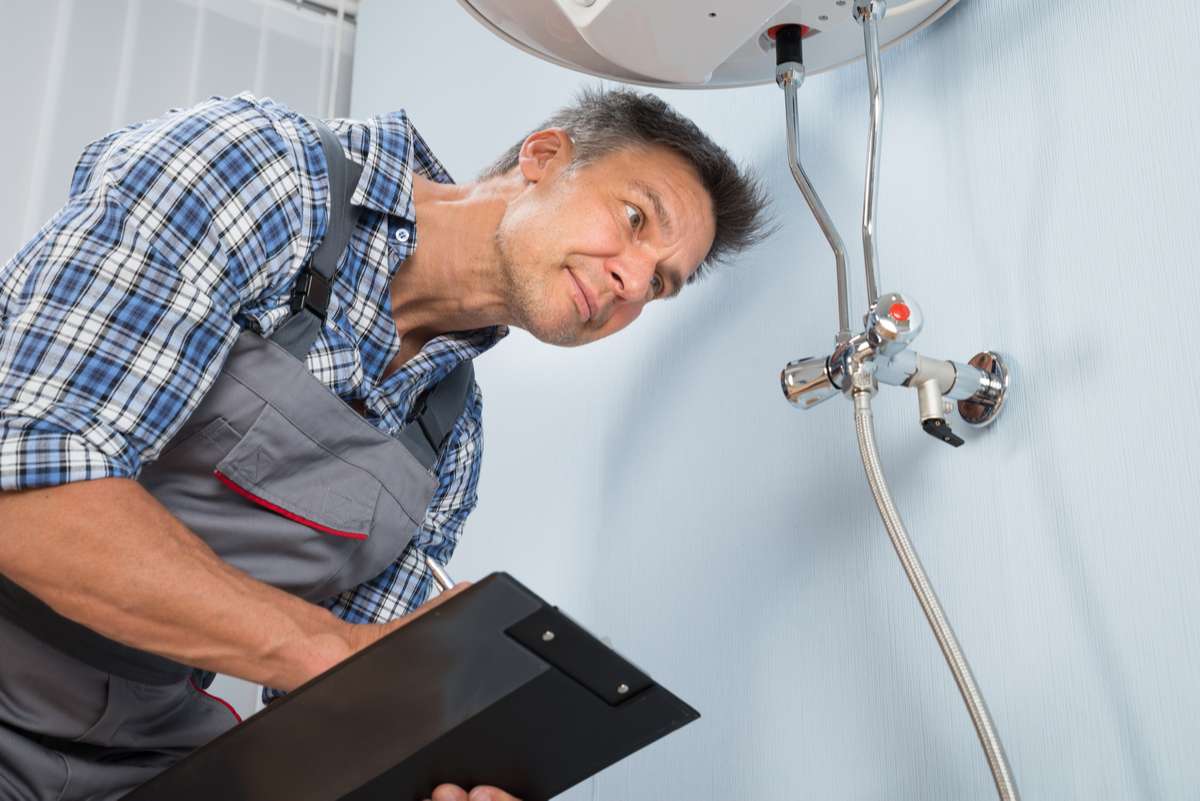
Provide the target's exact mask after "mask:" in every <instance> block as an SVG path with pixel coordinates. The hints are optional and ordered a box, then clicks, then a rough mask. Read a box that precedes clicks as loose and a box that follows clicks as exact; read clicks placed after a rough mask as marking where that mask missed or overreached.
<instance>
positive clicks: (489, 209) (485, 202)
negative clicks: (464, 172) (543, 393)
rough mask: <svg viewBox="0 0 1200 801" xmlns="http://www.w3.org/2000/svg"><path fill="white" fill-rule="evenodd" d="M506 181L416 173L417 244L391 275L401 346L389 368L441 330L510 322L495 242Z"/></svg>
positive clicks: (414, 185) (404, 359) (392, 295)
mask: <svg viewBox="0 0 1200 801" xmlns="http://www.w3.org/2000/svg"><path fill="white" fill-rule="evenodd" d="M506 188H507V187H506V186H504V185H503V181H489V182H487V183H479V184H463V185H456V184H439V183H437V182H435V181H430V180H429V179H428V178H424V177H422V176H420V175H415V174H414V175H413V206H414V210H415V215H416V218H417V247H416V249H415V250H414V251H413V253H412V255H410V256H409V257H408V258H407V259H406V260H405V261H404V263H403V264H401V265H400V267H399V269H398V270H397V271H396V275H395V276H394V277H393V278H392V285H391V301H392V317H393V319H394V320H395V323H396V333H397V334H398V335H399V337H400V352H399V353H398V354H397V355H396V357H395V358H394V359H393V360H392V362H391V363H390V364H389V365H388V366H387V368H386V370H385V375H390V374H391V373H393V372H395V371H396V370H397V369H399V368H400V367H401V366H402V365H403V364H404V363H405V362H407V361H408V360H409V359H411V358H412V357H413V356H415V355H416V354H417V353H418V352H419V351H420V350H421V348H422V347H424V346H425V343H426V342H428V341H429V340H431V339H433V338H434V337H436V336H438V335H440V334H445V333H448V332H451V331H468V330H472V329H476V328H487V327H489V326H494V325H500V324H502V323H505V322H507V318H508V310H507V306H506V305H505V303H504V297H503V294H502V293H501V291H500V290H501V286H500V284H499V274H498V270H497V266H498V264H499V255H498V253H497V249H496V243H495V233H496V228H497V226H498V224H499V222H500V219H501V217H502V216H503V214H504V209H505V206H506V204H507V200H506V193H505V189H506Z"/></svg>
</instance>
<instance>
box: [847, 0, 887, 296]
mask: <svg viewBox="0 0 1200 801" xmlns="http://www.w3.org/2000/svg"><path fill="white" fill-rule="evenodd" d="M886 7H887V6H886V3H885V2H883V0H858V3H857V5H856V6H855V8H854V13H855V16H856V17H857V18H858V21H859V22H860V23H862V26H863V42H864V45H865V50H866V60H867V85H868V87H869V89H870V92H871V129H870V131H869V132H868V135H867V178H866V187H865V189H864V190H863V216H862V240H863V263H864V265H865V266H866V273H867V305H868V306H873V305H874V304H875V301H876V300H878V299H879V246H878V245H877V244H876V242H875V213H876V210H877V208H878V205H879V151H880V145H881V142H882V136H883V82H882V80H880V77H879V76H880V72H881V69H880V63H879V20H880V19H882V18H883V14H884V11H885V10H886Z"/></svg>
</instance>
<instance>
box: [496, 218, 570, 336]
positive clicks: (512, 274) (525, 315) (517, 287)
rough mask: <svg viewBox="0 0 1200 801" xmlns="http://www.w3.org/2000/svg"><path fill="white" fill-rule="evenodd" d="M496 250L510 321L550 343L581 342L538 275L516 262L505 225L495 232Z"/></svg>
mask: <svg viewBox="0 0 1200 801" xmlns="http://www.w3.org/2000/svg"><path fill="white" fill-rule="evenodd" d="M496 252H497V253H498V255H499V262H498V263H499V270H500V279H501V283H502V287H503V291H504V294H505V297H506V300H507V302H508V308H509V310H510V312H511V313H512V318H513V319H512V323H513V325H515V326H517V327H518V328H522V329H524V330H526V331H528V332H529V333H530V334H532V335H533V336H534V337H536V338H537V339H539V340H541V341H542V342H545V343H547V344H550V345H561V346H568V347H569V346H572V345H579V344H582V343H581V341H580V333H581V332H580V331H579V327H578V326H577V325H576V324H574V323H573V322H572V320H570V319H562V318H561V317H559V316H558V315H557V314H556V313H555V310H554V308H553V305H552V303H551V302H550V298H547V297H546V295H545V291H544V285H543V284H542V283H541V282H540V281H538V280H537V279H538V275H537V274H536V273H534V274H533V275H528V274H525V273H527V272H530V271H524V272H523V271H522V270H521V268H520V267H519V265H520V264H521V261H520V260H519V256H516V255H515V254H514V253H513V247H512V244H511V242H510V241H509V239H508V237H507V236H505V232H504V227H503V226H501V227H500V228H499V229H498V230H497V231H496Z"/></svg>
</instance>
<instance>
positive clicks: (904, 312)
mask: <svg viewBox="0 0 1200 801" xmlns="http://www.w3.org/2000/svg"><path fill="white" fill-rule="evenodd" d="M888 315H889V316H891V318H892V319H893V320H895V321H897V322H900V323H906V322H908V318H909V317H912V310H911V309H909V308H908V306H906V305H904V304H903V303H893V304H892V308H890V309H888Z"/></svg>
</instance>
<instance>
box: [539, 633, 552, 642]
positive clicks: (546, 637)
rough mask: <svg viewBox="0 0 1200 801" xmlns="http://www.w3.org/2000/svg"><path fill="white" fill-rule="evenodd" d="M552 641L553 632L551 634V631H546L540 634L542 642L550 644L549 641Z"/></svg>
mask: <svg viewBox="0 0 1200 801" xmlns="http://www.w3.org/2000/svg"><path fill="white" fill-rule="evenodd" d="M553 639H554V632H553V631H547V632H545V633H543V634H542V642H550V641H551V640H553Z"/></svg>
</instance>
